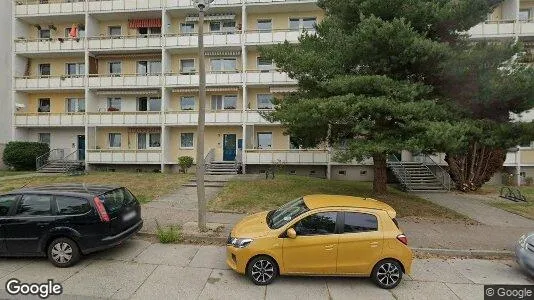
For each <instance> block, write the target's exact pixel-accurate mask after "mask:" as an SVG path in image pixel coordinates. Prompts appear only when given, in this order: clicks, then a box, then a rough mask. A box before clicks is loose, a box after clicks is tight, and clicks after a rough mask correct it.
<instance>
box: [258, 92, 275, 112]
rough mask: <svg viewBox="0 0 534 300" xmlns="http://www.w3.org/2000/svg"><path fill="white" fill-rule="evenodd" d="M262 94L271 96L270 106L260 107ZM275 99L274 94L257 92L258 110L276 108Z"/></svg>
mask: <svg viewBox="0 0 534 300" xmlns="http://www.w3.org/2000/svg"><path fill="white" fill-rule="evenodd" d="M261 96H270V97H271V99H270V101H269V103H270V107H260V97H261ZM273 100H274V95H273V94H268V93H267V94H256V108H257V109H258V110H273V109H274V103H273Z"/></svg>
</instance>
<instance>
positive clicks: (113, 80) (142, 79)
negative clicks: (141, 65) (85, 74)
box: [89, 74, 161, 88]
mask: <svg viewBox="0 0 534 300" xmlns="http://www.w3.org/2000/svg"><path fill="white" fill-rule="evenodd" d="M146 86H151V87H159V86H161V76H160V75H135V74H134V75H120V76H110V75H91V76H90V77H89V87H91V88H117V87H146Z"/></svg>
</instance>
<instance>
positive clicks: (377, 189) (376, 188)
mask: <svg viewBox="0 0 534 300" xmlns="http://www.w3.org/2000/svg"><path fill="white" fill-rule="evenodd" d="M373 163H374V179H373V192H374V193H375V194H379V195H380V194H385V193H386V192H387V182H388V174H387V171H388V166H387V161H386V155H385V154H383V153H378V154H375V155H373Z"/></svg>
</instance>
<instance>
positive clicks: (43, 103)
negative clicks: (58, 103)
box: [37, 98, 50, 113]
mask: <svg viewBox="0 0 534 300" xmlns="http://www.w3.org/2000/svg"><path fill="white" fill-rule="evenodd" d="M37 112H46V113H48V112H50V98H41V99H39V107H38V108H37Z"/></svg>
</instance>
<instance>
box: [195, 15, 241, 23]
mask: <svg viewBox="0 0 534 300" xmlns="http://www.w3.org/2000/svg"><path fill="white" fill-rule="evenodd" d="M234 19H235V14H213V15H206V16H205V17H204V21H218V20H234ZM185 21H186V22H198V16H189V17H187V18H185Z"/></svg>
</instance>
